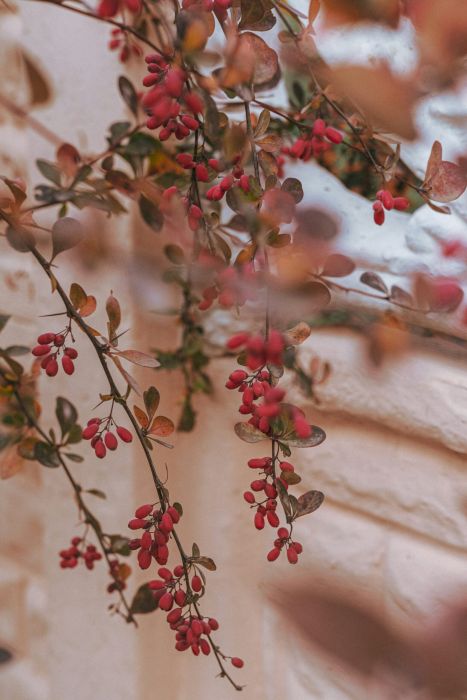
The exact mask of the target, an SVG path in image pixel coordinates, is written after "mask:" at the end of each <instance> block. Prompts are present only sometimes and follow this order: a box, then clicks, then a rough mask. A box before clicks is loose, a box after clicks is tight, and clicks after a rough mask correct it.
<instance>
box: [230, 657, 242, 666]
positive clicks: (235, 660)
mask: <svg viewBox="0 0 467 700" xmlns="http://www.w3.org/2000/svg"><path fill="white" fill-rule="evenodd" d="M231 663H232V666H235V668H243V666H244V662H243V659H239V658H238V656H233V657H232V659H231Z"/></svg>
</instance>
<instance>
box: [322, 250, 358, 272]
mask: <svg viewBox="0 0 467 700" xmlns="http://www.w3.org/2000/svg"><path fill="white" fill-rule="evenodd" d="M354 270H355V263H354V261H353V260H352V259H351V258H348V257H347V256H346V255H341V254H340V253H333V254H332V255H329V256H328V257H327V258H326V260H325V262H324V266H323V270H322V272H321V274H322V275H324V277H346V276H347V275H350V274H351V273H352V272H353V271H354Z"/></svg>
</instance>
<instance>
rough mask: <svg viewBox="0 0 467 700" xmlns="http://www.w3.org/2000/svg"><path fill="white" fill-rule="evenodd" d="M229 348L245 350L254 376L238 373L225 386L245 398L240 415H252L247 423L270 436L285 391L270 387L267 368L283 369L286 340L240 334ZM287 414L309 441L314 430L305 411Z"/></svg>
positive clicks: (276, 334)
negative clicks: (280, 367)
mask: <svg viewBox="0 0 467 700" xmlns="http://www.w3.org/2000/svg"><path fill="white" fill-rule="evenodd" d="M227 347H228V348H229V349H230V350H235V349H238V348H240V347H244V348H245V353H246V360H245V364H246V365H247V367H248V368H249V369H250V370H252V372H251V374H249V373H248V372H246V371H245V370H243V369H237V370H235V371H234V372H232V373H231V374H230V376H229V379H228V380H227V382H226V385H225V386H226V388H227V389H231V390H233V389H237V390H238V391H239V392H240V393H241V394H242V404H241V405H240V408H239V409H238V410H239V412H240V413H241V414H242V415H245V416H246V415H250V414H251V418H250V419H249V421H248V422H249V423H251V425H254V426H255V428H258V429H259V430H261V431H262V432H263V433H266V434H268V433H269V431H270V428H271V421H272V420H273V419H274V418H277V416H279V414H280V413H281V410H282V406H281V402H282V401H283V399H284V397H285V391H284V390H283V389H281V388H280V387H277V386H271V376H270V373H269V371H268V370H267V369H266V366H267V365H268V364H271V365H276V366H282V365H283V353H284V350H285V340H284V337H283V335H282V334H281V333H279V331H275V330H272V331H270V333H269V335H268V337H267V338H262V337H261V336H259V335H250V334H249V333H238V334H237V335H234V336H233V337H232V338H230V340H229V341H228V342H227ZM259 399H262V403H256V402H257V401H258V400H259ZM288 411H289V414H290V419H291V420H292V423H293V426H294V430H295V433H296V435H297V437H299V438H307V437H309V436H310V434H311V426H310V425H309V424H308V422H307V420H306V418H305V415H304V413H303V411H301V410H300V409H299V408H297V407H296V406H289V407H288Z"/></svg>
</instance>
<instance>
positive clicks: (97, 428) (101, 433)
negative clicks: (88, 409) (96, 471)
mask: <svg viewBox="0 0 467 700" xmlns="http://www.w3.org/2000/svg"><path fill="white" fill-rule="evenodd" d="M112 427H114V428H115V432H116V433H117V435H118V437H119V438H120V440H121V441H122V442H126V443H129V442H132V440H133V435H132V434H131V433H130V431H129V430H128V429H127V428H124V427H123V426H121V425H117V424H116V423H115V421H114V419H113V417H112V414H110V415H109V416H107V417H106V418H90V419H89V420H88V422H87V425H86V427H85V428H84V430H83V433H82V437H83V440H90V441H91V447H92V448H93V449H94V452H95V454H96V457H99V459H104V457H105V456H106V454H107V450H111V451H112V452H113V451H114V450H116V449H117V447H118V440H117V435H115V433H114V432H113V431H112V430H111V428H112Z"/></svg>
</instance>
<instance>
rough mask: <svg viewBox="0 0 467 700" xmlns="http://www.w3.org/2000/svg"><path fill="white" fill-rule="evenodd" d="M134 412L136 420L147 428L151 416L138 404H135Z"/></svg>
mask: <svg viewBox="0 0 467 700" xmlns="http://www.w3.org/2000/svg"><path fill="white" fill-rule="evenodd" d="M133 413H134V414H135V417H136V420H137V421H138V423H139V424H140V426H141V427H142V428H145V429H146V428H147V427H148V425H149V418H148V417H147V415H146V414H145V412H144V411H142V410H141V409H140V408H139V407H138V406H133Z"/></svg>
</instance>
